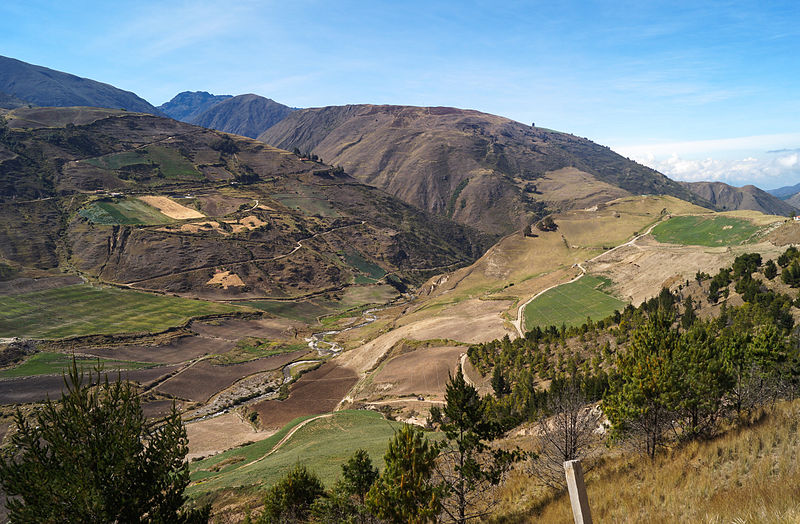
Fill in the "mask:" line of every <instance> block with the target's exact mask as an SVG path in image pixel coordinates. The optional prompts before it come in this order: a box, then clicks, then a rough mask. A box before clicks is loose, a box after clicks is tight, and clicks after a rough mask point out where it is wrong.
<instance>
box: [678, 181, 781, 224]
mask: <svg viewBox="0 0 800 524" xmlns="http://www.w3.org/2000/svg"><path fill="white" fill-rule="evenodd" d="M681 183H682V184H683V185H684V186H685V187H686V188H688V189H689V190H690V191H692V192H693V193H695V194H696V195H698V196H699V197H700V198H703V199H705V200H708V201H709V202H711V203H712V204H713V205H714V207H715V208H716V209H718V210H720V211H733V210H736V209H750V210H753V211H760V212H762V213H766V214H768V215H781V216H786V215H789V214H792V213H795V212H796V211H797V210H796V209H795V208H794V207H793V205H792V203H791V202H784V201H783V200H780V199H778V198H776V197H774V196H772V195H770V194H769V193H767V192H766V191H762V190H761V189H759V188H757V187H756V186H752V185H748V186H743V187H734V186H729V185H728V184H725V183H724V182H681Z"/></svg>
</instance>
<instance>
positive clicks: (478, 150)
mask: <svg viewBox="0 0 800 524" xmlns="http://www.w3.org/2000/svg"><path fill="white" fill-rule="evenodd" d="M259 140H262V141H264V142H267V143H268V144H272V145H275V146H277V147H281V148H285V149H290V150H291V149H293V148H298V149H299V150H300V151H303V152H305V151H309V152H313V153H315V154H317V155H319V156H320V157H321V158H323V159H324V160H325V161H326V162H328V163H331V164H337V165H341V166H342V167H344V168H345V170H346V171H347V172H348V173H351V174H352V175H353V176H355V177H356V178H358V179H359V180H361V181H363V182H365V183H368V184H371V185H374V186H377V187H380V188H383V189H385V190H387V191H388V192H389V193H391V194H393V195H395V196H398V197H400V198H401V199H403V200H405V201H406V202H409V203H411V204H413V205H415V206H417V207H419V208H421V209H424V210H427V211H429V212H432V213H436V214H439V215H445V216H448V217H452V218H453V219H454V220H456V221H457V222H460V223H463V224H468V225H471V226H474V227H477V228H480V229H482V230H483V231H487V232H493V233H508V232H510V231H513V230H515V229H518V228H520V227H521V226H524V225H526V224H527V223H528V222H529V221H530V220H531V218H532V217H533V216H536V215H539V216H541V214H543V213H544V212H545V211H544V207H545V206H548V207H550V208H556V209H564V208H575V207H589V206H591V205H594V204H597V203H600V202H603V201H607V200H611V199H613V198H618V197H620V196H624V195H628V194H670V195H673V196H676V197H678V198H682V199H684V200H689V201H694V202H696V203H701V204H702V203H704V202H702V201H701V199H700V198H699V197H697V196H696V195H694V194H693V193H691V192H690V191H688V190H687V189H686V188H684V187H682V186H680V185H679V184H677V183H676V182H674V181H672V180H670V179H669V178H667V177H665V176H664V175H662V174H660V173H658V172H656V171H654V170H652V169H649V168H646V167H644V166H641V165H639V164H636V163H635V162H632V161H630V160H627V159H625V158H624V157H621V156H620V155H618V154H616V153H614V152H613V151H611V150H610V149H609V148H607V147H604V146H600V145H598V144H595V143H593V142H591V141H589V140H586V139H584V138H579V137H576V136H573V135H569V134H566V133H559V132H556V131H551V130H548V129H543V128H536V127H531V126H527V125H524V124H521V123H519V122H514V121H512V120H509V119H507V118H503V117H500V116H495V115H489V114H486V113H481V112H478V111H472V110H463V109H454V108H448V107H410V106H373V105H349V106H336V107H324V108H316V109H305V110H301V111H296V112H294V113H292V114H290V115H289V116H287V117H286V118H285V119H284V120H282V121H281V122H279V123H277V124H276V125H275V126H273V127H271V128H270V129H268V130H267V131H266V132H265V133H263V134H262V135H260V136H259ZM565 168H571V169H570V170H569V171H567V172H565V171H559V170H563V169H565ZM564 173H569V176H571V177H573V178H575V179H576V180H577V179H580V180H581V181H582V182H581V183H582V184H584V185H585V184H589V185H592V184H594V183H596V185H597V188H596V189H597V190H588V191H587V190H586V188H585V187H584V188H583V189H581V193H582V195H581V196H580V197H578V198H576V197H573V196H570V195H569V191H564V186H565V184H564V183H560V182H559V180H558V179H559V178H560V176H561V175H562V174H564ZM550 186H555V187H558V188H560V189H561V191H560V194H559V195H556V194H552V193H550V192H548V191H547V188H548V187H550ZM609 189H610V190H611V193H608V192H607V191H608V190H609ZM706 205H707V204H706Z"/></svg>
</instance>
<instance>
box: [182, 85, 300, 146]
mask: <svg viewBox="0 0 800 524" xmlns="http://www.w3.org/2000/svg"><path fill="white" fill-rule="evenodd" d="M291 112H292V108H290V107H288V106H285V105H283V104H279V103H278V102H275V101H274V100H270V99H269V98H264V97H263V96H258V95H253V94H249V95H239V96H234V97H233V98H228V99H227V100H223V101H221V102H218V103H216V104H214V105H212V106H211V107H210V108H208V109H206V110H205V111H203V112H202V113H200V114H199V115H197V116H195V117H194V118H192V119H191V120H188V121H189V122H190V123H192V124H195V125H198V126H203V127H208V128H210V129H217V130H219V131H225V132H227V133H234V134H236V135H242V136H248V137H250V138H255V137H257V136H258V135H260V134H261V133H263V132H264V131H265V130H267V129H268V128H270V127H272V126H273V125H275V124H276V123H277V122H280V121H281V120H283V119H284V118H285V117H286V116H287V115H288V114H289V113H291Z"/></svg>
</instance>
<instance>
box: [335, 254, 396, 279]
mask: <svg viewBox="0 0 800 524" xmlns="http://www.w3.org/2000/svg"><path fill="white" fill-rule="evenodd" d="M344 260H345V262H347V264H348V265H350V266H351V267H353V268H355V269H357V270H358V271H359V272H361V273H362V274H363V276H362V275H359V276H362V278H361V280H362V281H364V282H359V281H358V280H359V279H358V276H357V277H356V284H361V283H370V282H374V281H376V280H378V279H380V278H383V277H384V275H386V271H384V270H383V268H382V267H380V266H379V265H377V264H373V263H372V262H370V261H369V260H367V259H365V258H364V257H363V256H361V254H360V253H358V252H356V251H350V252H347V253H345V255H344ZM364 277H367V278H364Z"/></svg>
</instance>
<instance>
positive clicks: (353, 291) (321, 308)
mask: <svg viewBox="0 0 800 524" xmlns="http://www.w3.org/2000/svg"><path fill="white" fill-rule="evenodd" d="M397 295H398V293H397V290H395V289H394V288H393V287H392V286H389V285H380V286H375V285H365V286H350V287H348V288H347V289H346V290H345V292H344V294H343V295H342V297H341V298H340V299H338V300H334V299H331V298H322V297H320V298H309V299H299V300H250V301H246V302H240V304H242V305H245V306H249V307H252V308H255V309H260V310H261V311H266V312H267V313H271V314H273V315H276V316H279V317H283V318H289V319H292V320H299V321H300V322H304V323H306V324H310V323H313V322H316V321H317V319H318V318H321V317H329V316H331V315H340V316H341V317H348V316H353V314H351V313H350V310H351V309H355V308H361V307H363V306H366V305H378V304H385V303H387V302H389V301H390V300H392V299H393V298H395V297H397ZM355 314H357V313H355Z"/></svg>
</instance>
